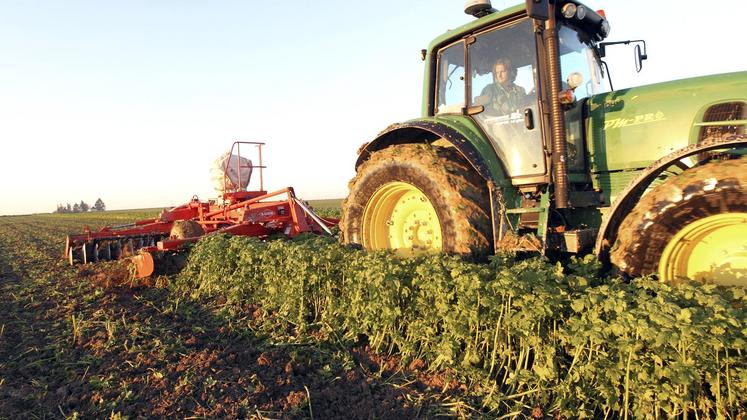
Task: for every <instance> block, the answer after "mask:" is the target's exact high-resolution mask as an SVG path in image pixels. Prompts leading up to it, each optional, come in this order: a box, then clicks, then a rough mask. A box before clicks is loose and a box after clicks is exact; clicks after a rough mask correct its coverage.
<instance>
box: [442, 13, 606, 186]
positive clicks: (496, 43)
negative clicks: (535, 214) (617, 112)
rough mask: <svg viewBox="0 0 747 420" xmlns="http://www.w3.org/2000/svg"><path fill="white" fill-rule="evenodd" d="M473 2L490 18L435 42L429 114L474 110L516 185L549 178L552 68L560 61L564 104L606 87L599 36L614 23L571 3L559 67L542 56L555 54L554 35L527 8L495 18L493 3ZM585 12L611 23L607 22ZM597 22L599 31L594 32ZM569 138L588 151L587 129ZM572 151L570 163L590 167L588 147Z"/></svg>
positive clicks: (560, 39)
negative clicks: (549, 48)
mask: <svg viewBox="0 0 747 420" xmlns="http://www.w3.org/2000/svg"><path fill="white" fill-rule="evenodd" d="M470 3H472V4H469V3H468V8H467V9H468V10H469V8H470V6H472V8H473V9H472V13H473V14H476V15H479V16H482V18H481V19H480V21H485V23H484V24H483V25H481V26H478V27H475V28H474V29H472V28H471V29H472V30H468V31H466V32H464V31H462V33H461V34H460V35H459V36H457V37H455V39H453V40H451V41H450V42H446V43H443V44H441V45H437V46H435V51H434V58H435V74H434V77H433V79H432V80H433V83H432V86H430V87H429V88H430V89H431V91H432V93H433V95H434V101H433V107H432V109H430V110H429V115H432V116H436V117H439V116H448V115H455V114H456V115H465V116H469V117H470V118H471V119H472V120H473V121H474V122H475V123H476V125H477V126H478V127H479V129H480V130H481V131H482V133H483V134H484V136H485V137H486V138H488V139H489V141H490V143H491V146H492V147H493V148H494V150H495V153H496V155H497V156H498V157H499V159H500V161H501V164H502V167H503V170H504V171H505V173H506V175H508V177H510V178H511V181H512V183H513V184H514V185H527V184H546V183H547V182H549V179H550V174H549V169H550V166H551V165H550V160H549V156H550V155H551V148H552V145H551V144H550V140H549V139H550V133H551V132H552V130H551V121H549V120H547V121H543V114H544V113H547V112H549V111H550V103H549V99H550V91H549V89H548V88H549V84H550V80H549V77H547V76H545V75H546V74H548V72H549V71H550V69H551V68H553V67H556V66H557V64H559V67H560V79H561V80H562V82H561V89H562V94H561V95H560V97H559V98H558V100H560V101H561V102H562V103H563V104H564V105H565V106H570V105H571V104H573V103H574V101H575V99H580V98H586V97H589V96H591V95H593V94H597V93H600V92H601V91H602V90H603V89H605V87H606V86H607V84H606V83H605V82H604V76H603V72H602V70H601V61H600V58H599V55H598V54H597V52H596V49H595V42H596V41H598V40H601V39H602V38H603V36H604V35H606V31H608V30H609V26H608V25H607V24H606V21H605V20H604V19H603V18H601V16H600V15H599V14H597V13H596V12H593V11H590V10H588V9H587V8H585V6H583V5H580V4H577V3H573V2H566V3H565V5H563V8H562V12H561V13H560V15H561V16H562V17H561V18H560V19H558V24H559V25H558V26H557V27H556V28H557V47H558V55H559V56H558V58H557V62H556V63H555V66H552V65H550V64H549V63H548V60H547V59H544V61H543V57H547V56H548V54H547V52H546V44H547V40H546V39H545V38H543V37H542V36H541V35H540V33H539V32H538V31H537V30H536V23H535V22H536V21H535V20H534V19H532V18H531V17H530V16H528V15H527V14H526V13H527V9H526V8H524V7H522V6H518V7H516V11H515V12H509V11H506V12H504V13H501V15H503V16H505V15H506V14H512V15H513V17H510V18H508V19H506V18H505V17H504V18H503V19H500V20H498V21H495V22H493V21H491V16H490V14H492V13H486V12H489V11H490V10H491V9H488V10H482V11H479V10H478V11H477V12H476V11H475V10H474V7H475V5H474V3H475V2H470ZM488 6H489V4H488ZM530 12H531V10H530ZM592 15H593V16H592ZM579 17H581V18H579ZM586 19H589V20H591V21H593V22H604V28H602V23H598V24H597V25H593V24H591V23H588V22H585V20H586ZM592 28H595V30H596V32H589V31H591V30H592ZM602 31H603V32H604V33H600V32H602ZM543 62H545V63H548V64H547V65H545V64H542V65H541V63H543ZM574 90H575V97H574ZM543 98H544V99H543ZM543 103H545V104H547V105H545V107H544V108H545V109H543V107H542V104H543ZM543 127H544V128H543ZM543 131H544V132H545V133H547V134H546V135H545V136H543ZM568 139H569V142H571V144H569V145H568V146H567V149H569V150H571V151H577V150H583V144H582V143H581V142H582V139H581V136H568ZM575 143H578V144H575ZM568 158H569V159H568V164H569V166H570V167H571V168H573V167H576V168H578V169H583V167H584V161H583V154H582V153H570V154H569V156H568Z"/></svg>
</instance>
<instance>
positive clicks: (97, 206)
mask: <svg viewBox="0 0 747 420" xmlns="http://www.w3.org/2000/svg"><path fill="white" fill-rule="evenodd" d="M93 210H94V211H104V210H106V204H104V202H103V201H101V199H100V198H99V199H98V200H96V202H95V203H93Z"/></svg>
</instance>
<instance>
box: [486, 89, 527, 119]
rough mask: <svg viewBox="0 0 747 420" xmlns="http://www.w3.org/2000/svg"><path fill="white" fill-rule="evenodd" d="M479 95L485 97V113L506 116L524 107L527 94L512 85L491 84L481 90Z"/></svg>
mask: <svg viewBox="0 0 747 420" xmlns="http://www.w3.org/2000/svg"><path fill="white" fill-rule="evenodd" d="M480 95H481V96H486V97H487V101H486V103H487V105H485V111H487V112H488V113H489V114H495V115H506V114H510V113H511V112H513V111H516V110H517V109H519V108H521V106H523V105H524V102H525V101H526V96H527V93H526V91H525V90H524V88H523V87H521V86H519V85H516V84H514V83H511V84H510V85H509V86H503V85H501V84H500V83H491V84H489V85H487V86H485V87H484V88H483V90H482V93H480Z"/></svg>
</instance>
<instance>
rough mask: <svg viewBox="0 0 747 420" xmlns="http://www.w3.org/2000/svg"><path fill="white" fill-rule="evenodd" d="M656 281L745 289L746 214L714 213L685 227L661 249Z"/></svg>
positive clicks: (746, 279) (746, 268)
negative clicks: (730, 286) (687, 279)
mask: <svg viewBox="0 0 747 420" xmlns="http://www.w3.org/2000/svg"><path fill="white" fill-rule="evenodd" d="M659 278H660V279H662V280H664V281H676V280H681V279H684V278H689V279H692V280H698V281H704V282H709V283H716V284H720V285H741V286H747V213H725V214H717V215H714V216H709V217H706V218H704V219H700V220H697V221H695V222H692V223H690V224H689V225H687V226H685V227H684V228H683V229H682V230H680V231H679V232H678V233H677V234H676V235H675V236H674V237H673V238H672V239H671V240H670V241H669V243H668V244H667V246H666V247H665V248H664V252H662V256H661V260H660V262H659Z"/></svg>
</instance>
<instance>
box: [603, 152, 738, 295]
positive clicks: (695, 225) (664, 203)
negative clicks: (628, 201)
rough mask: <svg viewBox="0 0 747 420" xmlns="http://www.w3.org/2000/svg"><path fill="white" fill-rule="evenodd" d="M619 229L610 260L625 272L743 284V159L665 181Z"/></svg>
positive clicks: (718, 163) (665, 278) (703, 168)
mask: <svg viewBox="0 0 747 420" xmlns="http://www.w3.org/2000/svg"><path fill="white" fill-rule="evenodd" d="M620 226H621V228H620V232H618V236H617V240H616V241H615V245H614V247H613V248H612V251H611V253H610V257H611V260H612V263H613V264H615V265H616V266H617V267H619V268H620V269H622V270H623V271H625V272H626V273H628V274H631V275H645V274H658V276H659V279H660V280H662V281H668V282H673V281H677V280H681V279H691V280H698V281H704V282H710V283H716V284H722V285H742V286H747V159H745V158H742V159H733V160H728V161H719V162H712V163H708V164H706V165H703V166H700V167H696V168H693V169H691V170H688V171H686V172H684V173H683V174H681V175H678V176H676V177H673V178H670V179H668V180H667V181H665V182H664V183H662V184H661V185H659V186H657V187H656V188H654V189H653V190H651V191H649V192H648V193H647V194H646V195H644V196H643V198H642V199H641V200H640V202H639V203H638V204H637V205H636V207H635V209H634V210H633V211H632V212H631V213H630V214H629V215H628V216H627V217H626V218H625V220H624V221H623V222H622V223H621V224H620Z"/></svg>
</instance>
